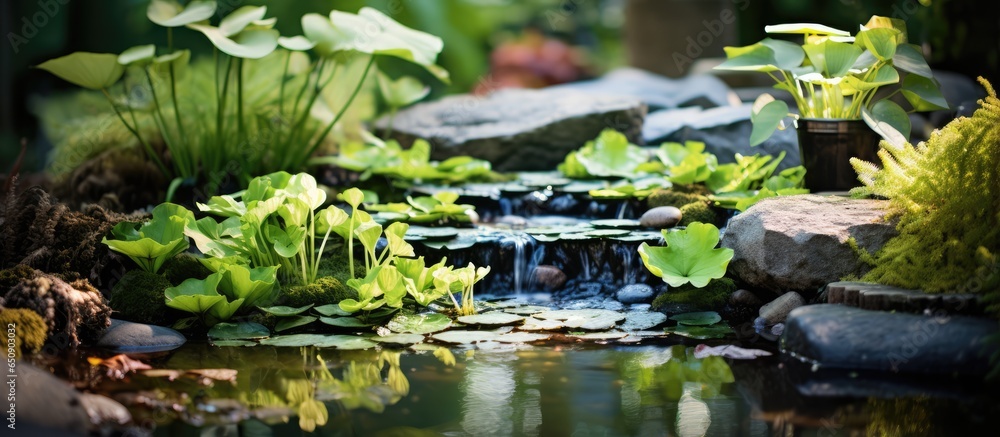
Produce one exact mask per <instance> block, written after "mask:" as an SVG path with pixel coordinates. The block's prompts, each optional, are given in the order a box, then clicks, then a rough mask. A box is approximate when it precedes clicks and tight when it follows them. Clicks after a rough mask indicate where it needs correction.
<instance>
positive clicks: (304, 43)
mask: <svg viewBox="0 0 1000 437" xmlns="http://www.w3.org/2000/svg"><path fill="white" fill-rule="evenodd" d="M278 45H279V46H281V47H283V48H284V49H285V50H292V51H297V52H304V51H306V50H310V49H312V48H313V47H315V46H316V43H314V42H312V41H309V38H306V37H304V36H302V35H297V36H292V37H288V36H281V37H278Z"/></svg>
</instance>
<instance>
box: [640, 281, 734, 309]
mask: <svg viewBox="0 0 1000 437" xmlns="http://www.w3.org/2000/svg"><path fill="white" fill-rule="evenodd" d="M735 291H736V283H735V282H733V280H732V279H729V278H719V279H713V280H711V281H710V282H709V283H708V285H706V286H704V287H702V288H696V287H694V286H693V285H691V284H690V283H688V284H684V285H682V286H680V287H676V288H672V289H670V290H667V291H666V292H665V293H661V294H660V295H659V296H657V297H656V299H653V305H652V308H653V309H654V310H660V309H663V308H666V307H668V306H670V305H675V304H680V305H690V306H693V307H696V308H698V309H703V310H712V309H718V308H721V307H722V306H723V305H725V304H726V301H727V300H728V299H729V295H730V294H733V292H735Z"/></svg>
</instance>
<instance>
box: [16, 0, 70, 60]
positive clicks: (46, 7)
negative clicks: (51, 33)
mask: <svg viewBox="0 0 1000 437" xmlns="http://www.w3.org/2000/svg"><path fill="white" fill-rule="evenodd" d="M69 1H70V0H38V8H39V9H41V10H40V11H38V12H35V13H34V14H31V17H30V18H29V17H28V16H27V15H25V16H22V17H21V32H20V33H14V32H9V33H7V41H10V46H11V48H13V49H14V54H17V52H19V51H20V50H21V46H23V45H25V44H27V43H29V42H30V41H31V39H32V38H34V37H35V36H37V35H38V31H39V30H41V28H43V27H45V26H47V25H48V24H49V20H51V19H52V18H54V17H55V16H56V14H58V13H59V11H60V10H61V9H62V7H63V6H65V5H66V4H67V3H69ZM14 25H15V26H16V25H17V24H14Z"/></svg>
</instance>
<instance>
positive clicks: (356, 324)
mask: <svg viewBox="0 0 1000 437" xmlns="http://www.w3.org/2000/svg"><path fill="white" fill-rule="evenodd" d="M319 321H320V322H323V323H325V324H327V325H330V326H337V327H340V328H367V327H370V326H374V325H373V324H371V323H365V322H362V321H361V320H358V318H357V317H320V318H319Z"/></svg>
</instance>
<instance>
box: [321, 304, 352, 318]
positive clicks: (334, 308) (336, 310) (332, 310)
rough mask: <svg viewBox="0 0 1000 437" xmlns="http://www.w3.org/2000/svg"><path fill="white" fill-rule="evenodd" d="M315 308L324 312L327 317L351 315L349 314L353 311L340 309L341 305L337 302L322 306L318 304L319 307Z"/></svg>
mask: <svg viewBox="0 0 1000 437" xmlns="http://www.w3.org/2000/svg"><path fill="white" fill-rule="evenodd" d="M313 310H314V311H316V312H317V313H319V314H322V315H324V316H327V317H331V316H349V315H351V313H348V312H346V311H344V310H342V309H340V306H338V305H336V304H328V305H321V306H318V307H316V308H314V309H313Z"/></svg>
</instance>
